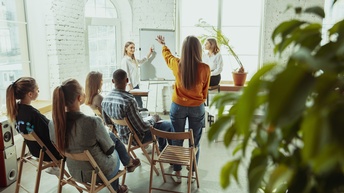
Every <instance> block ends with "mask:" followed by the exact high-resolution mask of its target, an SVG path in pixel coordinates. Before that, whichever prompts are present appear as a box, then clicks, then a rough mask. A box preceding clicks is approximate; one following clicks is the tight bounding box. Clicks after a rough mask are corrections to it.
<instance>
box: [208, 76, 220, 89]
mask: <svg viewBox="0 0 344 193" xmlns="http://www.w3.org/2000/svg"><path fill="white" fill-rule="evenodd" d="M220 80H221V74H219V75H216V76H211V77H210V84H209V86H215V85H219V83H220Z"/></svg>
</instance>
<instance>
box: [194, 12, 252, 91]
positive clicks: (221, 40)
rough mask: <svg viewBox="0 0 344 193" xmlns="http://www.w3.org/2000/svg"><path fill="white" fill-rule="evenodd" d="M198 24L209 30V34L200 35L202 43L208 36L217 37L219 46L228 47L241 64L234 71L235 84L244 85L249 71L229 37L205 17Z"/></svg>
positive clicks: (229, 51)
mask: <svg viewBox="0 0 344 193" xmlns="http://www.w3.org/2000/svg"><path fill="white" fill-rule="evenodd" d="M196 26H197V27H201V28H203V29H205V30H206V31H207V32H208V34H203V35H201V36H198V38H199V39H200V41H201V43H202V44H204V43H205V41H206V39H207V38H208V37H215V38H216V41H217V43H218V44H219V46H221V45H222V46H224V47H225V48H226V49H227V51H228V53H229V54H230V55H232V56H233V57H234V58H235V60H236V61H237V63H238V64H239V68H237V69H235V70H234V71H233V72H232V75H233V81H234V85H236V86H243V85H244V84H245V81H246V76H247V72H245V68H244V66H243V65H242V63H241V61H240V59H239V57H238V55H237V54H236V53H235V51H234V50H233V48H232V46H231V45H230V44H229V39H228V37H227V36H225V35H224V34H223V33H222V31H221V30H218V29H216V28H215V27H214V26H212V25H210V24H208V23H207V22H206V21H204V20H203V19H199V21H198V24H196Z"/></svg>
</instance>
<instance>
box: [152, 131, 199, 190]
mask: <svg viewBox="0 0 344 193" xmlns="http://www.w3.org/2000/svg"><path fill="white" fill-rule="evenodd" d="M151 132H152V135H153V150H152V162H153V164H152V165H151V171H150V182H149V192H150V193H151V192H152V190H165V191H170V190H166V189H162V188H155V187H153V186H152V184H153V167H154V165H155V164H156V163H157V162H158V163H159V164H160V169H161V173H162V178H163V180H164V182H166V176H175V174H172V173H166V172H165V170H164V167H163V163H169V164H178V165H182V166H186V167H187V168H192V167H194V168H193V171H194V172H195V176H193V175H192V173H193V172H192V170H190V169H189V172H188V175H187V176H185V175H181V176H180V177H182V178H187V179H188V186H187V187H188V191H187V192H188V193H190V192H191V183H192V180H193V179H195V180H196V182H197V188H199V180H198V170H197V163H196V148H195V147H194V138H193V133H192V129H190V130H189V131H187V132H166V131H160V130H158V129H155V128H151ZM157 137H161V138H166V139H171V140H183V139H184V140H185V139H187V140H188V141H189V145H188V147H183V146H175V145H169V144H167V145H166V147H165V148H164V149H163V150H162V151H161V152H160V151H159V148H158V143H157ZM155 151H156V152H157V156H155V153H154V152H155Z"/></svg>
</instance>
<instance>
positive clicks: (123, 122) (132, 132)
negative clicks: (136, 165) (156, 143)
mask: <svg viewBox="0 0 344 193" xmlns="http://www.w3.org/2000/svg"><path fill="white" fill-rule="evenodd" d="M111 120H112V122H113V123H114V124H117V125H122V126H127V127H128V128H129V130H130V136H129V141H128V153H129V154H130V155H132V156H133V157H134V158H137V156H136V154H135V152H134V150H136V149H141V150H142V152H143V154H144V156H145V157H146V158H147V160H148V163H149V164H150V165H152V160H151V158H150V156H149V154H148V152H147V151H146V148H145V147H146V146H147V145H149V144H152V143H153V141H148V142H146V143H141V141H140V139H139V137H138V136H137V134H136V132H135V130H134V128H133V126H132V125H131V123H130V121H129V120H128V118H127V117H125V118H124V119H113V118H111ZM133 140H135V142H136V144H137V145H133ZM153 169H154V171H155V173H156V175H159V171H158V169H157V168H156V167H155V166H154V168H153Z"/></svg>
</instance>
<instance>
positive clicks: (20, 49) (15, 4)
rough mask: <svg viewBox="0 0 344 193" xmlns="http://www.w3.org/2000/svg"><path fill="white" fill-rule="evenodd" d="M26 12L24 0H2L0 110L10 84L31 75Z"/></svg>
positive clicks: (0, 15) (0, 18) (0, 24)
mask: <svg viewBox="0 0 344 193" xmlns="http://www.w3.org/2000/svg"><path fill="white" fill-rule="evenodd" d="M24 13H25V10H24V0H0V111H4V109H5V101H6V99H5V98H6V88H7V87H8V85H9V84H11V83H12V82H14V81H15V80H16V79H18V78H19V77H21V76H29V75H30V70H29V69H30V68H29V63H30V62H29V57H28V47H27V33H26V25H27V24H26V20H25V14H24Z"/></svg>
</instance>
